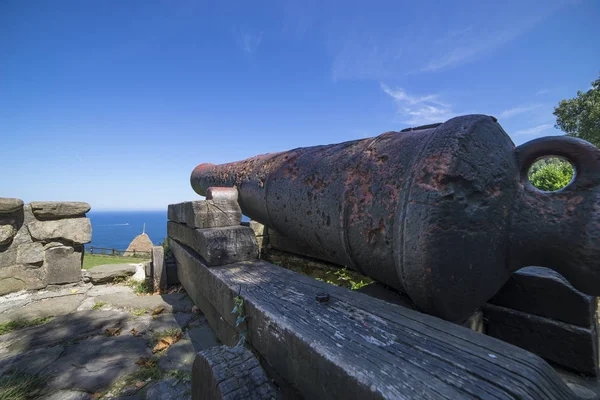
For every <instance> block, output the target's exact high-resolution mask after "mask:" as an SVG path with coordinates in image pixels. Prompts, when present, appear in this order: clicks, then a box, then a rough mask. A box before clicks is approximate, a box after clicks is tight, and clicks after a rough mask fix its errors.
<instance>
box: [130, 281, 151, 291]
mask: <svg viewBox="0 0 600 400" xmlns="http://www.w3.org/2000/svg"><path fill="white" fill-rule="evenodd" d="M128 285H129V286H130V287H131V288H132V289H133V291H134V292H135V293H137V294H146V293H154V291H153V290H152V286H151V285H150V284H149V283H148V282H147V281H142V282H137V281H134V280H129V282H128Z"/></svg>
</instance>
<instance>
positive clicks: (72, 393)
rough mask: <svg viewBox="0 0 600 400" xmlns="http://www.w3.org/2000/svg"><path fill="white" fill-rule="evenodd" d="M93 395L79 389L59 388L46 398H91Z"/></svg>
mask: <svg viewBox="0 0 600 400" xmlns="http://www.w3.org/2000/svg"><path fill="white" fill-rule="evenodd" d="M91 398H92V396H91V395H90V394H89V393H86V392H80V391H77V390H59V391H56V392H54V393H52V394H51V395H49V396H47V397H44V400H90V399H91Z"/></svg>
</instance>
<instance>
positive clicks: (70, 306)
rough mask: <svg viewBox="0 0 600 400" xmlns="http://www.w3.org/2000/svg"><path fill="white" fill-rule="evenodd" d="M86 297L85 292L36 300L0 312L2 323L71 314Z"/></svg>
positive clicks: (0, 321)
mask: <svg viewBox="0 0 600 400" xmlns="http://www.w3.org/2000/svg"><path fill="white" fill-rule="evenodd" d="M84 298H85V295H83V294H73V295H70V296H61V297H52V298H49V299H45V300H40V301H34V302H31V303H29V304H27V305H24V306H23V307H19V308H13V309H11V310H10V311H6V312H3V313H2V314H0V323H2V322H7V321H16V320H25V321H29V320H33V319H36V318H45V317H55V316H58V315H65V314H69V313H72V312H75V311H76V310H77V307H79V305H80V304H81V302H82V301H83V300H84Z"/></svg>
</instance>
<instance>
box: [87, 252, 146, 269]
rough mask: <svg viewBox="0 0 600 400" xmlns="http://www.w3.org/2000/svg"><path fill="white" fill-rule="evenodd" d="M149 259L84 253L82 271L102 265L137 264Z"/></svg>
mask: <svg viewBox="0 0 600 400" xmlns="http://www.w3.org/2000/svg"><path fill="white" fill-rule="evenodd" d="M149 260H150V258H148V257H144V258H140V257H121V256H104V255H101V254H89V253H85V254H84V256H83V269H90V268H92V267H95V266H96V265H104V264H139V263H143V262H146V261H149Z"/></svg>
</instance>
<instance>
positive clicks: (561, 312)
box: [489, 267, 596, 328]
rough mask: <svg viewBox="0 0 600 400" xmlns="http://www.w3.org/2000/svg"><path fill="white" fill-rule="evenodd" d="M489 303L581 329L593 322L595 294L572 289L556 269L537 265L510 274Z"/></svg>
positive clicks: (589, 326) (591, 324) (590, 325)
mask: <svg viewBox="0 0 600 400" xmlns="http://www.w3.org/2000/svg"><path fill="white" fill-rule="evenodd" d="M489 302H490V303H492V304H495V305H497V306H502V307H507V308H512V309H513V310H517V311H524V312H526V313H529V314H534V315H539V316H541V317H547V318H551V319H553V320H556V321H562V322H566V323H568V324H573V325H579V326H582V327H585V328H591V327H592V326H593V325H594V320H595V315H596V297H594V296H589V295H586V294H584V293H582V292H580V291H579V290H577V289H575V288H574V287H573V285H571V284H570V283H569V281H567V280H566V279H565V278H564V277H563V276H562V275H560V274H559V273H558V272H556V271H553V270H551V269H547V268H541V267H527V268H522V269H520V270H519V271H517V272H515V273H514V274H512V276H511V277H510V279H509V280H508V282H506V284H505V285H504V286H503V287H502V289H500V291H499V292H498V293H497V294H496V295H495V296H494V297H492V298H491V299H490V301H489Z"/></svg>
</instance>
